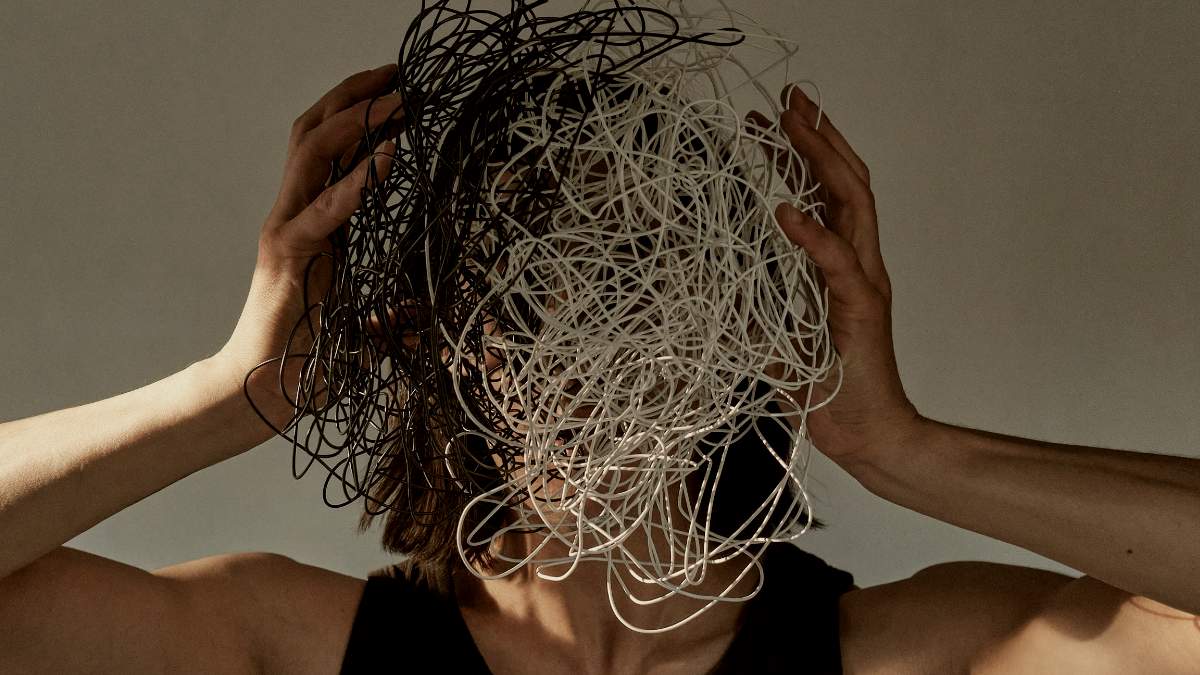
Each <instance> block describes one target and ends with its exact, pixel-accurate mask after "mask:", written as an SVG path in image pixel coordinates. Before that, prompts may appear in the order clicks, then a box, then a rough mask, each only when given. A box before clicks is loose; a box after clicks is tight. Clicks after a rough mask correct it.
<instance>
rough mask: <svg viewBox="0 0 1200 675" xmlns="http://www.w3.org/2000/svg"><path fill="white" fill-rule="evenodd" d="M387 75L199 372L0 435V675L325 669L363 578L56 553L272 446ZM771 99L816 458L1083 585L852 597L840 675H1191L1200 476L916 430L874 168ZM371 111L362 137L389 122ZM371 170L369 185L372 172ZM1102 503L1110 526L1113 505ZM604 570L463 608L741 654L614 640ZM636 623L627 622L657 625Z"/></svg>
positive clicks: (335, 116)
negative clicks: (820, 211) (781, 136)
mask: <svg viewBox="0 0 1200 675" xmlns="http://www.w3.org/2000/svg"><path fill="white" fill-rule="evenodd" d="M391 72H392V71H391V70H389V69H387V68H384V69H380V70H377V71H364V72H363V73H358V74H356V75H354V76H351V77H350V78H347V79H346V80H345V81H343V82H342V83H340V84H339V85H337V86H336V87H334V89H332V90H331V91H330V92H329V93H328V94H326V95H325V96H324V97H322V99H321V100H320V101H318V102H317V103H316V104H314V105H313V106H312V108H310V109H309V110H308V111H306V112H305V113H304V114H302V115H301V116H300V117H299V118H298V119H297V120H296V123H295V124H294V125H293V129H292V134H291V137H290V139H289V154H288V161H287V164H286V166H285V171H284V179H283V184H282V186H281V189H280V192H279V195H278V197H277V199H276V203H275V205H274V206H273V207H272V209H271V212H270V214H269V216H268V218H267V220H266V222H265V223H264V225H263V229H262V234H261V237H260V242H259V256H258V261H257V264H256V268H255V273H254V277H253V280H252V282H251V288H250V291H249V293H248V296H247V300H246V305H245V308H244V310H243V313H242V316H241V318H240V319H239V321H238V324H237V326H236V327H235V329H234V331H233V334H232V336H231V337H230V339H229V341H228V342H227V343H226V345H225V346H224V347H223V348H222V349H221V350H220V351H219V352H218V353H217V354H216V355H214V356H212V357H210V358H206V359H203V360H201V361H198V362H196V363H195V364H193V365H192V366H190V367H189V368H187V369H185V370H183V371H180V372H178V373H175V374H173V375H171V376H169V377H166V378H164V379H162V380H160V381H157V382H154V383H151V384H149V385H146V386H145V387H142V388H140V389H137V390H134V391H131V392H126V393H123V394H120V395H118V396H114V397H112V398H109V399H105V400H102V401H97V402H94V403H91V404H87V405H83V406H77V407H75V408H69V409H64V410H59V411H54V412H50V413H46V414H43V415H38V416H35V417H31V418H26V419H21V420H15V421H10V422H6V423H4V424H0V542H3V545H2V546H0V672H14V673H42V672H45V673H64V672H65V673H70V672H101V673H109V672H111V673H156V672H197V671H200V672H213V673H336V672H337V671H338V668H339V667H340V664H341V661H342V655H343V653H344V651H345V647H346V644H347V639H348V637H349V633H350V627H351V625H352V622H353V619H354V613H355V610H356V608H357V605H358V602H359V599H360V597H361V594H362V590H363V585H364V580H363V579H361V578H356V577H352V576H347V575H344V574H339V573H336V572H332V571H329V570H323V569H320V568H316V567H313V566H310V565H305V564H303V563H300V562H297V561H293V560H291V559H289V558H287V557H284V556H280V555H275V554H270V553H234V554H224V555H217V556H211V557H207V558H202V559H199V560H193V561H189V562H184V563H180V564H176V565H171V566H168V567H163V568H159V569H156V570H152V571H148V570H142V569H138V568H136V567H133V566H130V565H126V564H123V563H120V562H117V561H114V560H109V559H105V558H102V557H100V556H96V555H92V554H89V553H85V552H82V551H77V550H74V549H71V548H68V547H65V546H63V545H62V544H63V543H64V542H66V541H68V540H70V539H71V538H72V537H74V536H75V535H77V534H79V533H81V532H83V531H85V530H87V529H88V528H90V527H91V526H92V525H94V524H96V523H97V522H99V521H101V520H103V519H104V518H106V517H108V516H110V515H112V514H114V513H116V512H118V511H120V510H121V509H123V508H125V507H126V506H128V505H130V504H132V503H134V502H136V501H138V500H140V499H142V498H144V497H145V496H147V495H149V494H152V493H153V492H156V491H158V490H160V489H162V488H164V487H166V486H168V485H170V484H172V483H174V482H175V481H177V480H179V479H181V478H183V477H184V476H187V475H188V474H190V473H192V472H194V471H197V470H199V469H201V468H204V467H206V466H210V465H212V464H215V463H217V462H220V461H222V460H224V459H226V458H228V457H232V456H235V455H237V454H239V453H241V452H244V451H246V450H249V449H250V448H253V447H255V446H257V445H259V444H261V443H262V442H264V441H266V440H268V439H269V438H270V437H271V436H272V433H273V432H271V430H270V429H268V428H267V427H266V426H265V425H263V424H262V422H261V420H259V419H258V417H257V414H256V413H254V412H253V411H252V410H251V409H250V408H249V407H248V405H247V404H246V401H245V400H244V398H243V395H242V378H243V376H244V374H245V373H246V372H247V371H248V370H249V369H250V368H251V367H252V366H254V365H257V364H258V363H260V362H262V361H265V360H267V359H269V358H272V357H274V356H276V355H277V354H278V353H279V352H280V351H281V347H282V344H283V341H284V340H286V338H287V335H288V333H289V332H290V328H291V326H292V325H293V324H294V323H295V321H296V320H297V319H298V318H300V312H301V302H300V298H301V293H300V284H301V283H302V280H303V271H304V263H306V262H307V260H308V258H309V257H310V256H311V255H312V254H314V253H316V252H319V251H320V250H322V246H323V245H324V241H325V237H326V235H328V234H329V233H330V232H332V231H333V230H334V229H336V228H337V227H339V226H341V225H342V224H344V223H345V221H346V219H347V218H348V217H349V215H350V214H351V213H352V212H353V211H354V210H355V208H356V207H357V205H358V199H359V196H358V195H359V192H358V191H359V189H360V187H361V186H362V185H363V184H364V182H365V181H366V172H365V167H366V164H365V163H364V164H363V165H360V167H359V168H358V170H357V171H356V172H354V173H352V174H350V175H349V176H347V177H346V178H345V179H343V181H341V182H340V183H338V184H337V185H334V186H332V187H329V188H327V189H326V188H324V186H323V182H324V179H325V175H326V172H327V168H328V166H329V162H330V161H331V160H332V159H333V158H336V157H339V156H343V155H344V153H345V152H346V151H347V150H349V149H350V148H352V146H353V145H354V144H355V143H356V142H357V140H358V139H359V138H360V137H361V136H362V133H363V131H364V130H363V129H362V128H361V126H360V125H361V120H362V117H363V113H364V108H365V102H366V101H367V100H369V99H370V98H371V97H372V96H374V95H375V94H376V93H379V91H380V89H381V88H382V87H383V86H384V85H385V83H386V81H387V79H388V77H389V76H390V74H391ZM785 101H786V102H787V104H788V110H787V112H785V113H784V116H783V124H784V129H785V131H786V132H787V133H788V136H789V138H791V140H792V142H793V143H794V144H795V145H796V146H797V148H798V149H800V150H801V152H802V154H804V155H805V156H806V157H808V158H810V160H811V162H812V167H813V170H814V172H815V173H816V174H817V175H818V178H819V179H820V181H821V182H822V184H824V185H826V186H828V189H829V191H830V198H831V205H832V208H831V211H830V214H831V222H830V223H828V227H827V228H822V227H820V226H819V225H814V224H813V223H811V222H805V220H804V219H803V218H802V217H801V216H800V215H798V214H797V213H795V212H790V211H788V210H787V209H786V208H781V209H780V210H779V211H778V212H777V214H776V215H777V217H778V218H779V221H780V223H781V226H782V227H783V229H784V231H785V233H786V234H787V235H788V236H789V237H790V238H791V239H792V241H794V242H795V243H797V245H801V246H804V247H805V248H806V249H807V250H809V252H810V254H811V255H812V257H813V259H814V261H815V262H816V263H817V264H818V266H819V267H820V268H821V269H822V272H823V275H824V277H825V279H826V282H827V284H828V287H829V289H830V294H831V297H832V299H833V302H831V307H832V310H831V312H832V313H831V316H830V322H831V327H832V329H833V333H834V338H835V343H836V345H837V347H838V350H839V353H841V354H842V355H843V357H844V359H845V361H846V363H845V365H846V372H845V375H846V381H845V382H844V383H843V387H842V391H841V393H840V394H839V396H838V397H837V398H836V399H835V404H831V405H830V406H827V407H826V408H824V409H823V411H824V412H823V413H822V414H821V415H816V416H810V417H809V420H808V421H809V433H810V434H811V437H812V438H813V440H814V443H815V445H816V446H817V447H818V448H819V449H820V450H821V451H822V452H824V453H826V454H827V455H828V456H830V457H831V458H832V459H834V461H836V462H838V463H839V465H840V466H842V467H843V468H845V469H846V470H847V471H848V472H850V473H851V474H852V475H853V476H854V477H855V478H856V479H858V480H859V481H860V483H861V484H862V485H864V487H866V488H867V489H869V490H871V491H872V492H873V493H874V494H876V495H878V496H880V497H881V498H884V499H888V500H891V501H893V502H895V503H898V504H901V505H904V506H906V507H908V508H911V509H913V510H916V511H918V512H921V513H925V514H927V515H930V516H932V517H936V518H939V519H942V520H944V521H946V522H950V523H953V524H956V525H959V526H961V527H964V528H968V529H972V530H974V531H977V532H980V533H982V534H985V535H987V536H992V537H995V538H997V539H1000V540H1002V541H1007V542H1010V543H1013V544H1016V545H1018V546H1024V547H1026V548H1028V549H1029V550H1032V551H1035V552H1037V553H1041V554H1043V555H1045V556H1048V557H1050V558H1053V559H1055V560H1059V561H1062V562H1063V563H1065V564H1067V565H1070V566H1071V567H1074V568H1076V569H1080V570H1082V571H1084V572H1085V576H1083V577H1080V578H1078V579H1072V578H1071V577H1067V576H1063V575H1060V574H1056V573H1053V572H1047V571H1043V570H1037V569H1033V568H1027V567H1019V566H1013V565H1000V564H995V563H983V562H971V561H964V562H956V563H945V564H941V565H934V566H932V567H929V568H926V569H924V570H921V571H920V572H918V573H916V574H914V575H913V576H912V577H909V578H906V579H901V580H899V581H896V582H893V583H888V584H882V585H879V586H873V587H869V588H856V589H854V590H852V591H850V592H848V593H846V594H845V595H844V596H843V597H842V598H841V602H840V609H841V617H840V618H841V623H840V644H841V649H842V653H843V658H844V664H845V672H847V673H853V674H862V673H887V674H889V675H896V674H901V675H903V674H906V673H912V674H914V675H915V674H918V673H920V674H927V673H975V674H977V675H992V674H999V673H1005V674H1015V673H1047V672H1052V673H1089V674H1099V675H1105V674H1107V673H1114V674H1116V673H1122V674H1124V673H1155V674H1166V675H1171V674H1173V673H1179V674H1184V673H1195V672H1200V620H1197V617H1196V615H1195V612H1197V611H1200V577H1198V576H1197V575H1195V574H1194V570H1195V569H1196V562H1197V561H1198V560H1200V537H1197V536H1196V526H1195V523H1197V522H1200V463H1198V462H1197V461H1196V460H1189V459H1186V458H1180V457H1169V456H1164V455H1154V456H1151V455H1148V454H1142V453H1136V452H1124V451H1117V450H1106V449H1102V448H1079V447H1075V446H1062V445H1055V444H1048V443H1043V442H1040V441H1031V440H1027V439H1017V438H1013V437H1004V436H1000V435H998V434H988V433H984V432H975V431H974V430H968V429H962V428H958V427H953V426H951V425H946V424H942V423H940V422H934V421H932V420H929V419H927V418H925V417H923V416H921V415H919V414H917V412H916V410H915V408H914V407H913V406H912V404H911V403H910V402H909V401H908V399H907V397H906V396H904V392H903V387H902V386H901V384H900V380H899V376H898V374H897V373H896V369H895V358H894V354H893V351H892V345H891V334H890V307H891V288H890V281H889V280H888V277H887V274H886V271H885V270H884V268H883V261H882V256H881V255H880V254H879V249H878V229H877V228H878V223H877V221H876V218H875V213H874V201H873V196H872V194H871V192H870V187H869V175H868V174H867V172H866V166H865V164H863V163H862V161H861V160H860V159H858V157H857V155H855V154H854V153H853V151H852V150H850V148H849V145H848V144H847V143H846V142H845V139H844V138H842V137H841V134H840V133H837V130H836V129H835V128H834V127H833V125H832V124H831V123H829V122H828V120H827V119H823V120H822V121H821V125H820V128H819V129H818V128H814V125H813V124H812V122H813V121H815V107H814V106H812V104H811V102H808V101H807V100H805V99H803V98H802V97H798V95H797V94H796V93H794V92H793V93H792V94H791V95H790V96H788V95H787V92H785ZM385 103H394V99H391V100H389V101H385ZM373 110H376V114H373V115H372V121H371V124H373V125H374V124H377V123H380V122H382V121H383V119H385V118H386V117H387V116H388V115H389V114H391V112H392V106H391V105H386V104H384V105H379V106H378V107H377V108H373ZM759 117H761V116H759ZM762 121H763V120H761V119H759V120H758V122H759V123H761V122H762ZM385 150H386V148H385ZM366 161H371V160H366ZM375 161H379V162H381V163H380V165H379V168H380V169H383V168H385V167H386V158H382V159H380V158H376V159H375ZM320 282H321V279H320V278H319V277H318V278H316V279H315V281H314V283H318V284H319V283H320ZM303 348H304V345H293V350H303ZM268 375H269V374H268ZM289 375H290V376H294V375H295V373H289ZM270 379H271V378H270V377H268V378H266V381H264V382H259V381H253V382H251V383H250V386H251V388H252V389H253V390H254V391H256V392H258V393H259V394H260V396H259V397H258V399H257V400H259V401H260V402H261V401H267V402H268V405H267V407H266V409H265V412H266V414H267V415H268V416H270V417H273V418H276V421H277V422H278V423H279V424H282V423H283V422H286V421H287V420H288V419H289V417H290V414H291V407H290V404H288V403H287V402H286V401H285V400H279V401H275V402H274V403H273V404H270V403H269V397H270V395H271V392H272V390H271V387H270V386H269V385H270V384H271V382H270ZM801 393H803V392H801ZM818 397H820V396H819V392H818ZM898 459H900V460H903V461H897V460H898ZM1080 459H1083V460H1085V461H1079V460H1080ZM1114 494H1120V495H1124V499H1123V501H1122V503H1120V504H1115V505H1114V504H1113V503H1111V502H1112V501H1113V500H1111V499H1110V497H1111V496H1112V495H1114ZM996 513H1003V514H1005V517H1004V519H1002V520H1001V519H996V518H995V517H994V514H996ZM506 545H511V546H513V547H514V548H515V550H519V549H520V547H521V546H522V545H525V544H524V543H523V542H521V541H512V542H506ZM597 572H598V569H582V570H579V573H578V574H576V575H574V576H572V577H571V578H570V579H568V580H567V581H566V582H544V581H540V580H536V579H533V578H531V577H529V575H528V574H527V573H525V574H523V575H515V576H514V577H512V578H509V579H506V580H497V581H488V582H479V581H477V580H474V577H471V576H470V575H463V576H461V577H460V578H461V579H462V583H461V584H459V585H458V588H459V589H460V591H461V592H460V594H459V596H458V601H459V603H460V606H461V607H462V610H463V613H464V616H465V617H466V619H467V623H468V626H469V627H470V630H471V633H472V636H473V638H474V639H475V641H476V643H477V644H478V645H479V647H480V650H481V652H482V653H483V654H484V656H485V658H486V660H487V661H488V663H489V664H490V665H491V666H492V669H493V670H494V671H495V672H496V673H498V674H500V675H507V674H509V673H523V672H538V673H571V674H572V675H578V674H579V673H595V672H644V673H656V674H662V673H696V672H703V671H704V670H705V669H707V668H708V667H709V666H711V665H712V664H713V663H715V662H716V660H717V659H718V658H719V656H720V654H721V653H722V652H723V650H724V648H725V647H726V646H727V645H728V644H729V642H730V641H731V639H732V637H733V627H734V625H735V623H736V618H737V613H736V606H730V607H719V608H715V610H714V611H712V612H710V613H708V614H706V615H704V616H702V617H701V619H698V620H697V621H696V622H693V623H692V624H688V625H686V626H684V627H683V628H681V629H679V630H678V631H676V632H674V633H668V634H666V635H650V636H647V635H641V634H634V633H630V632H628V631H626V630H625V629H624V628H623V627H622V626H621V625H620V624H619V623H618V622H617V620H616V619H615V618H614V617H613V616H612V614H611V612H610V610H609V608H608V604H607V599H606V598H605V597H604V594H603V593H602V592H601V589H602V582H603V578H602V576H601V575H600V574H598V573H597ZM723 573H725V572H718V573H716V574H714V575H713V578H712V580H711V581H709V582H708V583H713V584H714V585H716V584H717V582H718V581H720V577H721V576H722V574H723ZM630 609H631V610H632V609H633V608H630ZM689 609H690V607H688V606H686V604H684V605H680V604H675V605H673V606H670V607H668V608H666V609H665V610H663V611H666V612H667V613H668V615H670V614H671V613H685V612H686V611H687V610H689ZM649 611H650V613H649V614H647V615H644V616H641V617H640V618H641V619H643V620H646V621H654V620H656V619H662V618H664V617H663V616H659V615H657V614H655V612H657V611H659V610H657V609H652V610H649ZM514 631H519V635H520V638H521V639H520V641H517V640H513V639H512V638H513V635H514ZM531 655H538V656H537V660H534V658H532V657H531ZM797 665H798V666H800V665H802V664H797ZM403 669H404V666H403V664H402V663H398V664H396V670H397V671H399V672H404V670H403Z"/></svg>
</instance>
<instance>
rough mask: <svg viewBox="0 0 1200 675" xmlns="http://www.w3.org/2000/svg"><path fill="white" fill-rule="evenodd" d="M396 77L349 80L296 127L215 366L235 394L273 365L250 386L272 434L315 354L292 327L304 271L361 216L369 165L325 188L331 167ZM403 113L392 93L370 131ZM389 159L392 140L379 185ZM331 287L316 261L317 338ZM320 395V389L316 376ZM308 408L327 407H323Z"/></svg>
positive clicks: (311, 297) (304, 334) (306, 336)
mask: <svg viewBox="0 0 1200 675" xmlns="http://www.w3.org/2000/svg"><path fill="white" fill-rule="evenodd" d="M395 73H396V66H395V65H394V64H390V65H388V66H383V67H382V68H379V69H376V70H367V71H363V72H360V73H355V74H354V75H351V76H350V77H348V78H346V79H345V80H343V81H342V82H341V83H340V84H338V85H337V86H335V87H334V88H333V89H331V90H330V91H329V92H328V93H326V94H325V95H324V96H322V97H321V99H320V100H318V101H317V102H316V103H315V104H313V105H312V107H310V108H309V109H308V110H306V111H305V112H304V114H302V115H300V117H298V118H297V119H296V121H295V123H293V124H292V132H291V136H290V137H289V139H288V154H287V160H286V162H285V163H284V174H283V182H282V185H281V187H280V189H279V194H278V196H277V197H276V198H275V204H274V206H272V207H271V211H270V213H269V214H268V216H267V219H266V222H264V223H263V226H262V229H261V232H260V234H259V240H258V259H257V261H256V262H255V267H254V275H253V277H252V279H251V282H250V291H249V295H248V296H247V298H246V304H245V306H244V307H243V308H242V314H241V316H240V317H239V318H238V321H237V325H236V327H235V328H234V330H233V334H232V335H231V336H230V338H229V340H228V341H227V342H226V343H225V345H224V346H223V347H222V348H221V349H220V350H219V351H218V352H217V354H216V355H214V357H213V358H212V359H211V360H213V361H215V362H219V363H220V364H221V365H222V367H223V368H228V369H229V370H228V371H226V372H228V373H229V376H230V379H233V380H236V382H237V385H238V386H239V388H240V387H241V385H242V383H243V380H244V379H245V378H246V376H247V375H248V374H249V373H250V372H251V371H252V370H254V369H255V368H256V367H257V366H258V365H259V364H262V363H264V362H266V361H270V360H272V359H275V360H274V361H272V362H271V363H268V364H267V365H265V366H263V367H261V368H258V369H257V370H254V373H253V375H251V376H250V380H249V381H248V382H247V383H246V386H247V388H249V390H250V394H251V396H252V398H253V400H254V404H255V406H256V407H257V408H258V409H259V411H260V412H261V413H262V414H263V416H265V417H267V418H268V419H269V420H271V421H272V424H273V425H274V427H275V428H276V429H283V428H284V426H286V425H287V424H288V422H289V421H290V420H291V419H292V415H293V412H294V410H295V406H294V405H293V404H292V403H291V402H290V401H289V399H293V400H294V399H295V398H296V396H297V383H298V382H299V381H300V377H301V374H302V372H303V367H304V361H305V360H306V359H305V358H304V356H305V355H306V354H307V353H308V351H309V349H310V348H311V347H312V344H313V341H312V336H311V335H310V333H309V330H308V327H307V325H302V324H301V325H298V324H300V322H302V321H303V320H304V317H305V313H306V307H305V303H304V300H305V293H304V290H305V289H304V284H305V267H306V266H307V265H308V264H309V261H310V260H311V259H312V258H313V256H315V255H318V254H321V253H328V252H330V251H331V250H332V247H331V245H330V243H329V240H328V238H327V237H328V236H329V235H330V234H331V233H333V232H334V231H335V230H337V229H338V228H339V227H342V226H344V225H347V223H348V220H349V218H350V216H351V215H352V214H353V213H354V212H355V211H356V210H357V209H358V207H359V205H360V203H361V195H360V190H361V188H362V187H364V186H365V185H366V183H367V179H368V175H367V169H368V162H369V161H371V157H370V156H368V157H366V158H364V159H363V160H362V161H361V162H359V164H358V165H357V166H356V167H355V168H354V170H353V171H352V172H350V173H349V174H347V175H346V176H344V177H343V178H342V179H341V180H340V181H338V182H337V183H335V184H334V185H331V186H329V187H328V188H327V187H325V183H326V182H327V181H328V179H329V175H330V168H331V164H332V162H333V160H334V159H337V160H338V161H339V162H342V163H343V164H344V162H345V161H346V160H348V159H349V157H347V156H346V155H347V154H351V155H352V154H353V152H354V150H355V148H356V146H357V145H358V143H359V141H360V140H361V139H362V138H363V136H364V135H365V132H366V129H364V127H363V118H364V115H365V114H366V108H367V105H368V104H369V103H370V102H371V99H372V98H374V97H376V96H379V94H381V93H383V92H384V91H386V89H387V88H388V85H389V84H390V83H391V82H392V78H393V76H394V75H395ZM399 104H400V99H399V96H398V94H394V93H393V94H390V95H388V96H382V97H380V98H379V100H377V101H376V102H375V103H374V104H373V105H371V118H370V120H369V122H368V123H369V124H370V126H371V127H372V129H374V128H376V127H378V126H379V125H380V124H381V123H384V122H387V121H388V118H389V116H391V115H392V113H394V112H395V113H396V117H395V118H393V119H392V122H393V123H394V122H395V121H396V118H398V117H399V116H400V113H398V112H396V109H397V107H398V106H399ZM385 128H386V127H385ZM389 135H390V134H389ZM394 151H395V145H394V143H393V142H392V141H391V140H389V141H386V142H385V143H384V144H383V145H382V146H380V147H379V148H377V149H376V151H375V155H374V161H375V164H376V166H375V171H376V175H377V176H378V177H379V179H380V180H383V178H384V177H385V176H387V174H388V171H389V169H390V166H391V161H392V156H393V155H394ZM329 283H330V261H329V259H328V258H321V259H320V260H318V261H317V262H315V263H313V267H312V270H311V272H310V273H309V275H308V289H307V291H308V294H307V295H308V304H309V305H310V306H311V308H309V309H308V310H307V313H308V321H311V322H312V325H313V326H314V328H316V329H317V330H319V315H320V309H319V307H318V306H317V303H319V302H320V301H321V300H322V299H323V298H324V297H325V293H326V291H327V290H328V287H329ZM289 336H290V337H291V343H290V344H289V343H288V339H289ZM285 347H286V348H287V354H288V355H289V358H287V359H286V361H285V363H284V371H283V380H282V390H281V382H280V370H279V369H280V363H279V358H280V357H282V356H283V355H284V348H285ZM316 386H317V388H318V389H319V390H323V389H324V387H323V384H322V380H321V379H320V377H319V375H318V380H317V382H316ZM284 391H286V392H287V395H286V396H285V395H284ZM320 398H323V396H318V399H320ZM310 403H312V404H313V405H316V406H322V405H324V401H322V400H317V401H314V402H310Z"/></svg>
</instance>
